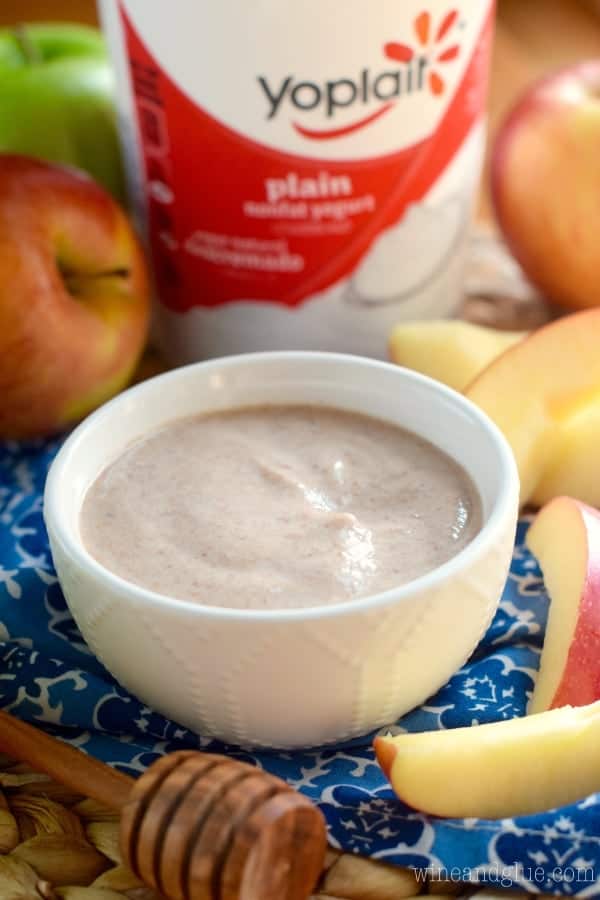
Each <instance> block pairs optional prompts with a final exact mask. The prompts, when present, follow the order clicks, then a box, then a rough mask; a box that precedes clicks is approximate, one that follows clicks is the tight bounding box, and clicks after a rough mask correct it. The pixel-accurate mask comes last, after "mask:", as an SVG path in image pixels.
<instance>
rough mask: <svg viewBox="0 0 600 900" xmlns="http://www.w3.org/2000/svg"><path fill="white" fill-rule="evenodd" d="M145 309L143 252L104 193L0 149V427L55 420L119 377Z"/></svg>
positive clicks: (75, 411) (133, 358)
mask: <svg viewBox="0 0 600 900" xmlns="http://www.w3.org/2000/svg"><path fill="white" fill-rule="evenodd" d="M148 318H149V279H148V272H147V266H146V262H145V259H144V255H143V252H142V249H141V247H140V244H139V243H138V240H137V238H136V236H135V234H134V232H133V230H132V228H131V225H130V224H129V221H128V220H127V217H126V216H125V213H124V212H123V211H122V209H121V208H120V207H119V205H118V204H117V203H116V202H115V201H114V200H113V199H112V197H111V196H110V195H109V194H108V193H107V192H106V191H105V190H104V189H103V188H101V187H100V186H99V185H97V184H96V182H94V181H93V180H92V179H91V178H89V177H88V176H87V175H84V174H83V173H81V172H77V171H75V170H69V169H66V168H63V167H58V166H54V165H50V164H48V163H43V162H39V161H37V160H33V159H30V158H27V157H22V156H10V155H8V156H2V155H0V397H1V398H2V403H1V404H0V437H3V438H28V437H34V436H38V435H44V434H49V433H53V432H56V431H59V430H62V429H64V428H66V427H68V426H69V425H71V424H73V423H74V422H76V421H77V420H78V419H80V418H82V417H83V416H84V415H86V414H87V413H88V412H90V410H92V409H94V408H95V407H96V406H98V405H99V404H100V403H102V402H104V401H105V400H106V399H108V398H109V397H111V396H112V395H113V394H115V393H116V392H117V391H118V390H120V389H121V388H122V387H124V385H125V384H126V383H127V381H128V380H129V378H130V376H131V374H132V372H133V370H134V368H135V365H136V363H137V360H138V358H139V355H140V353H141V351H142V348H143V346H144V342H145V338H146V334H147V328H148Z"/></svg>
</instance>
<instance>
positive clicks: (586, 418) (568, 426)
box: [531, 402, 600, 508]
mask: <svg viewBox="0 0 600 900" xmlns="http://www.w3.org/2000/svg"><path fill="white" fill-rule="evenodd" d="M599 445H600V403H595V402H593V403H588V404H584V406H582V407H581V408H580V409H578V410H576V411H575V412H574V413H573V415H571V416H569V418H568V419H567V420H565V421H564V422H562V424H561V427H560V429H559V431H558V432H557V434H556V435H555V436H554V438H553V447H552V458H551V459H550V460H549V461H548V464H547V466H546V469H545V470H544V472H542V475H541V478H540V480H539V482H538V484H537V486H536V488H535V491H534V492H533V495H532V497H531V501H532V503H533V504H534V505H535V506H544V504H545V503H548V502H549V501H550V500H552V499H553V498H554V497H560V496H561V495H563V494H566V495H568V496H569V497H574V498H576V499H577V500H582V501H583V502H584V503H587V504H588V505H589V506H593V507H598V508H600V478H599V477H598V446H599Z"/></svg>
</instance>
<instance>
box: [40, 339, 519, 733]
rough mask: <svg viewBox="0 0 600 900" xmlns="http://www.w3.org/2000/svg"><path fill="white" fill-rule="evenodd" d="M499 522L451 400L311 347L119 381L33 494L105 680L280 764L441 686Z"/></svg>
mask: <svg viewBox="0 0 600 900" xmlns="http://www.w3.org/2000/svg"><path fill="white" fill-rule="evenodd" d="M338 463H339V465H337V464H338ZM517 507H518V478H517V474H516V468H515V464H514V460H513V458H512V453H511V451H510V449H509V447H508V445H507V444H506V442H505V440H504V438H503V437H502V435H501V434H500V433H499V432H498V430H497V429H496V427H495V426H494V425H493V424H492V423H491V422H490V421H489V419H487V417H486V416H485V415H484V414H483V413H481V412H480V411H479V410H478V409H476V408H475V407H474V406H473V405H472V404H471V403H470V402H469V401H468V400H466V399H465V398H464V397H462V396H460V395H459V394H456V393H454V392H453V391H451V390H449V389H447V388H445V387H443V386H442V385H440V384H438V383H436V382H434V381H431V380H430V379H427V378H424V377H422V376H420V375H418V374H416V373H413V372H409V371H407V370H403V369H401V368H399V367H396V366H392V365H388V364H385V363H379V362H376V361H373V360H368V359H365V358H359V357H349V356H341V355H335V354H320V353H267V354H250V355H245V356H239V357H229V358H226V359H221V360H214V361H211V362H207V363H199V364H196V365H192V366H188V367H185V368H183V369H177V370H175V371H172V372H169V373H167V374H165V375H162V376H159V377H157V378H154V379H151V380H150V381H147V382H145V383H143V384H141V385H138V386H136V387H134V388H132V389H130V390H129V391H127V392H125V393H124V394H122V395H121V396H120V397H118V398H117V399H115V400H113V401H112V402H110V403H109V404H107V405H106V406H104V407H103V408H101V409H100V410H99V411H98V412H96V413H94V414H93V415H92V416H90V417H89V418H88V419H87V420H86V421H85V422H84V423H82V425H80V426H79V427H78V428H77V429H76V430H75V432H73V434H72V435H71V437H70V438H69V439H68V440H67V441H66V443H65V444H64V446H63V448H62V449H61V451H60V452H59V454H58V456H57V458H56V460H55V462H54V463H53V466H52V468H51V471H50V474H49V477H48V482H47V487H46V497H45V517H46V523H47V526H48V531H49V535H50V542H51V546H52V551H53V555H54V560H55V564H56V567H57V571H58V574H59V577H60V580H61V583H62V586H63V589H64V591H65V595H66V597H67V600H68V603H69V606H70V608H71V610H72V612H73V615H74V617H75V619H76V621H77V623H78V625H79V627H80V628H81V631H82V633H83V635H84V637H85V638H86V640H87V641H88V643H89V644H90V646H91V648H92V649H93V651H94V652H95V653H96V654H97V655H98V657H99V658H100V659H101V660H102V662H103V663H104V664H105V665H106V666H107V668H108V669H109V670H110V671H111V672H112V673H113V674H114V675H115V676H116V677H117V678H118V679H119V681H121V682H122V683H123V684H124V685H125V686H126V687H127V688H128V689H129V690H131V691H132V692H134V693H135V694H137V696H139V697H140V698H141V699H142V700H143V701H144V702H146V703H148V704H149V705H151V706H153V707H154V708H156V709H157V710H158V711H160V712H162V713H164V714H166V715H168V716H170V717H171V718H173V719H175V720H177V721H179V722H181V723H182V724H184V725H186V726H188V727H190V728H192V729H194V730H196V731H198V732H200V733H201V734H203V735H210V736H214V737H218V738H220V739H222V740H225V741H229V742H232V743H238V744H243V745H254V746H272V747H287V748H293V747H301V746H309V745H315V744H321V743H326V742H331V741H339V740H343V739H348V738H350V737H354V736H357V735H359V734H362V733H366V732H368V731H371V730H373V729H376V728H379V727H381V726H384V725H386V724H390V723H393V722H394V721H395V720H396V719H397V718H398V716H400V715H402V714H403V713H405V712H407V711H408V710H409V709H411V708H412V707H414V706H416V705H417V704H419V703H421V702H423V701H424V700H425V699H426V698H427V697H428V696H429V695H431V694H432V693H433V692H435V691H436V690H437V689H438V688H439V687H441V686H442V685H443V684H444V683H445V681H446V680H447V679H448V678H449V677H450V675H451V674H452V673H453V672H454V671H455V670H456V669H457V668H458V667H459V666H460V665H461V664H462V663H463V662H464V661H465V660H466V659H467V657H468V656H469V654H470V653H471V652H472V651H473V649H474V648H475V646H476V644H477V642H478V640H479V638H480V637H481V635H482V633H483V631H484V630H485V628H486V627H487V625H488V624H489V621H490V619H491V617H492V615H493V613H494V610H495V608H496V605H497V602H498V599H499V596H500V593H501V590H502V586H503V584H504V580H505V578H506V574H507V570H508V566H509V562H510V557H511V552H512V544H513V538H514V530H515V524H516V516H517ZM405 542H408V543H405ZM403 546H404V551H402V547H403ZM396 547H398V552H397V553H396V552H395V548H396ZM419 548H420V549H419ZM402 552H404V556H402ZM203 554H204V556H203ZM223 604H225V605H223Z"/></svg>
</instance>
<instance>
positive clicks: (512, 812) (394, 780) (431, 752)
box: [375, 701, 600, 819]
mask: <svg viewBox="0 0 600 900" xmlns="http://www.w3.org/2000/svg"><path fill="white" fill-rule="evenodd" d="M598 741H600V701H599V702H597V703H592V704H591V705H590V706H582V707H578V708H573V707H570V706H564V707H562V708H561V709H553V710H550V711H549V712H542V713H538V715H535V716H525V717H524V718H519V719H507V720H505V721H503V722H493V723H491V724H489V725H475V726H472V727H470V728H454V729H450V730H448V731H427V732H423V733H421V734H400V735H397V736H396V737H378V738H376V739H375V751H376V753H377V759H378V761H379V765H380V766H381V768H382V769H383V771H384V772H385V774H386V775H387V777H388V778H389V780H390V783H391V786H392V788H393V789H394V791H395V793H396V794H397V795H398V797H399V798H400V799H401V800H402V801H403V802H404V803H407V804H408V805H409V806H412V807H413V808H414V809H418V810H421V811H423V812H426V813H429V814H431V815H436V816H450V817H457V818H462V817H475V818H489V819H495V818H504V817H509V816H518V815H528V814H530V813H536V812H541V811H542V810H545V809H550V808H552V807H555V806H563V805H565V804H567V803H574V802H575V801H577V800H580V799H581V798H582V797H586V796H587V795H588V794H591V793H593V792H594V791H597V790H600V768H599V767H598V759H597V757H598V754H597V750H596V748H597V745H598Z"/></svg>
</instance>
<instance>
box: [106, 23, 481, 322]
mask: <svg viewBox="0 0 600 900" xmlns="http://www.w3.org/2000/svg"><path fill="white" fill-rule="evenodd" d="M122 17H123V21H124V29H125V36H126V43H127V50H128V55H129V61H130V67H131V77H132V86H133V93H134V98H135V105H136V112H137V118H138V127H139V132H140V142H141V147H142V154H143V159H144V165H145V185H146V201H147V205H148V224H149V236H150V241H151V247H152V254H153V259H154V264H155V272H156V278H157V283H158V290H159V294H160V297H161V300H162V302H163V303H164V304H165V305H166V306H168V307H170V308H171V309H173V310H179V311H183V310H186V309H189V308H191V307H193V306H198V305H202V306H216V305H219V304H222V303H226V302H228V301H232V300H244V299H254V300H271V301H277V302H279V303H283V304H286V305H288V306H295V305H297V304H300V303H302V301H303V300H304V299H305V298H307V297H310V296H313V295H315V294H316V293H318V292H320V291H322V290H324V289H326V288H328V287H329V286H330V285H332V284H334V283H336V282H338V281H340V280H341V279H343V278H346V277H347V276H348V275H349V274H350V273H351V272H352V271H353V270H354V269H355V268H356V266H357V264H358V263H359V262H360V260H361V259H362V258H363V257H364V255H365V253H366V252H367V250H368V249H369V247H370V245H371V244H372V242H373V241H374V239H375V238H376V237H377V236H378V235H379V234H380V233H381V232H382V231H383V230H385V229H386V228H389V227H390V226H391V225H392V224H394V223H396V222H398V221H399V220H400V219H401V218H402V216H403V213H404V211H405V210H406V208H407V207H408V206H409V205H410V204H413V203H415V202H417V201H419V200H420V199H421V198H423V197H424V196H425V195H426V194H427V192H428V191H429V190H430V189H431V187H432V186H433V185H434V184H435V182H436V181H437V179H438V178H439V176H440V174H441V173H442V172H443V171H444V169H445V168H446V166H447V165H448V163H449V161H450V160H451V159H452V158H453V156H454V155H455V153H456V152H457V150H458V149H459V148H460V146H461V145H462V143H463V142H464V140H465V138H466V136H467V135H468V133H469V131H470V130H471V128H472V127H473V125H474V123H475V122H476V121H477V120H478V119H479V117H480V116H481V114H482V110H483V105H484V96H485V89H486V70H487V59H488V54H489V42H490V37H491V20H492V13H491V10H490V11H489V13H488V15H487V16H486V19H485V22H484V24H483V28H482V31H481V33H480V35H479V37H478V39H477V41H476V43H475V49H474V50H472V51H470V52H471V58H470V60H469V61H468V64H467V65H466V68H465V69H464V72H463V74H462V76H461V78H460V80H459V81H458V83H457V84H455V85H454V86H451V85H450V83H449V81H448V79H447V76H446V72H447V71H448V67H451V66H452V65H453V64H455V61H456V60H457V59H460V55H461V53H464V52H466V51H465V48H464V47H463V46H462V45H461V31H460V27H459V25H460V22H459V14H458V12H457V10H455V9H452V8H449V9H448V11H447V12H446V13H445V14H444V15H443V16H442V17H441V18H439V20H438V21H434V19H433V17H432V16H430V15H429V13H427V12H423V13H421V14H420V15H418V16H417V17H416V19H415V21H414V23H413V33H412V35H409V36H408V38H407V39H406V40H396V39H395V38H394V36H390V40H389V42H386V43H385V44H384V45H383V46H382V47H381V68H380V69H377V68H374V67H372V66H371V67H365V68H363V69H359V70H358V71H357V72H354V73H353V74H352V75H351V76H350V75H347V74H345V75H344V74H343V73H341V74H340V77H339V78H337V77H336V78H333V79H332V78H329V79H328V80H322V81H318V80H316V79H315V80H313V79H310V78H299V77H297V76H295V75H292V74H290V75H289V76H284V77H283V78H281V77H279V78H277V79H269V78H268V77H267V76H265V75H263V74H261V73H257V76H256V90H257V91H259V92H261V93H262V99H263V100H264V108H265V135H266V134H267V129H268V127H269V122H272V121H273V120H275V118H276V117H278V127H279V124H280V123H281V119H282V117H286V119H285V124H286V125H287V121H288V120H289V128H290V129H292V130H293V132H294V135H295V139H296V138H299V139H301V140H302V141H304V142H305V144H306V155H302V154H300V153H296V152H294V153H290V152H289V151H286V150H284V149H281V150H278V149H277V148H276V147H273V146H272V142H269V141H268V140H267V138H266V137H265V143H261V142H260V140H257V139H256V138H255V137H253V138H249V137H248V136H246V135H244V134H243V133H242V132H241V131H238V130H236V129H235V128H233V127H231V126H230V125H227V124H225V123H224V122H222V121H219V120H218V119H217V118H216V117H215V116H214V115H211V114H209V113H208V112H207V111H206V110H205V109H204V108H202V106H201V105H199V104H197V103H196V102H194V101H193V100H192V99H191V98H190V96H189V95H188V94H187V93H185V92H184V91H183V90H182V89H181V88H180V87H178V85H177V84H176V83H175V81H174V80H173V79H172V78H171V77H170V75H169V73H168V72H167V71H165V70H164V69H163V68H162V67H161V65H160V64H159V63H158V61H157V59H156V58H155V57H154V55H153V54H152V52H151V51H150V50H149V48H148V47H147V46H146V45H145V44H144V43H143V41H142V40H141V38H140V36H139V35H138V33H137V31H136V29H135V27H134V26H133V24H132V22H131V21H130V20H129V18H128V17H127V15H126V13H125V12H124V11H123V10H122ZM231 77H232V78H235V77H236V76H235V71H233V72H232V75H231ZM452 91H453V93H451V92H452ZM415 94H418V95H419V96H422V98H423V102H424V103H425V102H427V103H429V104H431V103H439V104H440V109H442V108H443V110H444V111H443V114H442V115H441V118H440V119H439V121H438V122H437V124H436V126H435V128H434V130H433V131H432V132H431V133H429V134H428V135H427V136H425V137H424V138H423V139H421V140H418V141H417V142H415V143H412V144H411V145H410V146H404V147H402V149H399V150H397V151H394V152H386V153H384V154H382V155H378V154H377V152H376V149H377V148H376V147H375V146H374V147H373V152H372V154H370V155H368V156H367V157H366V158H365V157H364V156H362V157H361V158H358V159H357V158H340V159H337V158H335V151H334V150H332V149H331V148H335V147H336V146H338V145H339V144H341V143H342V142H343V141H344V140H346V139H347V138H348V137H349V136H350V135H356V136H360V137H361V139H364V137H365V135H367V134H368V133H369V129H374V128H375V127H376V126H377V123H381V122H382V121H383V120H384V119H386V118H388V117H389V119H388V121H390V122H391V121H392V119H391V117H392V116H396V117H397V118H398V121H399V122H401V105H402V103H403V99H404V98H405V97H407V96H409V95H410V96H411V97H413V98H414V95H415ZM313 110H320V112H321V113H322V115H321V117H320V120H319V123H318V126H315V123H314V115H313V118H312V119H311V122H310V123H308V122H307V121H306V113H307V112H308V111H313ZM342 113H343V121H340V114H342ZM336 142H337V143H336ZM398 143H399V144H401V143H402V137H401V135H400V134H399V138H398ZM324 146H327V147H328V152H327V154H326V155H325V154H322V155H321V156H319V153H320V148H321V147H324Z"/></svg>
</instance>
